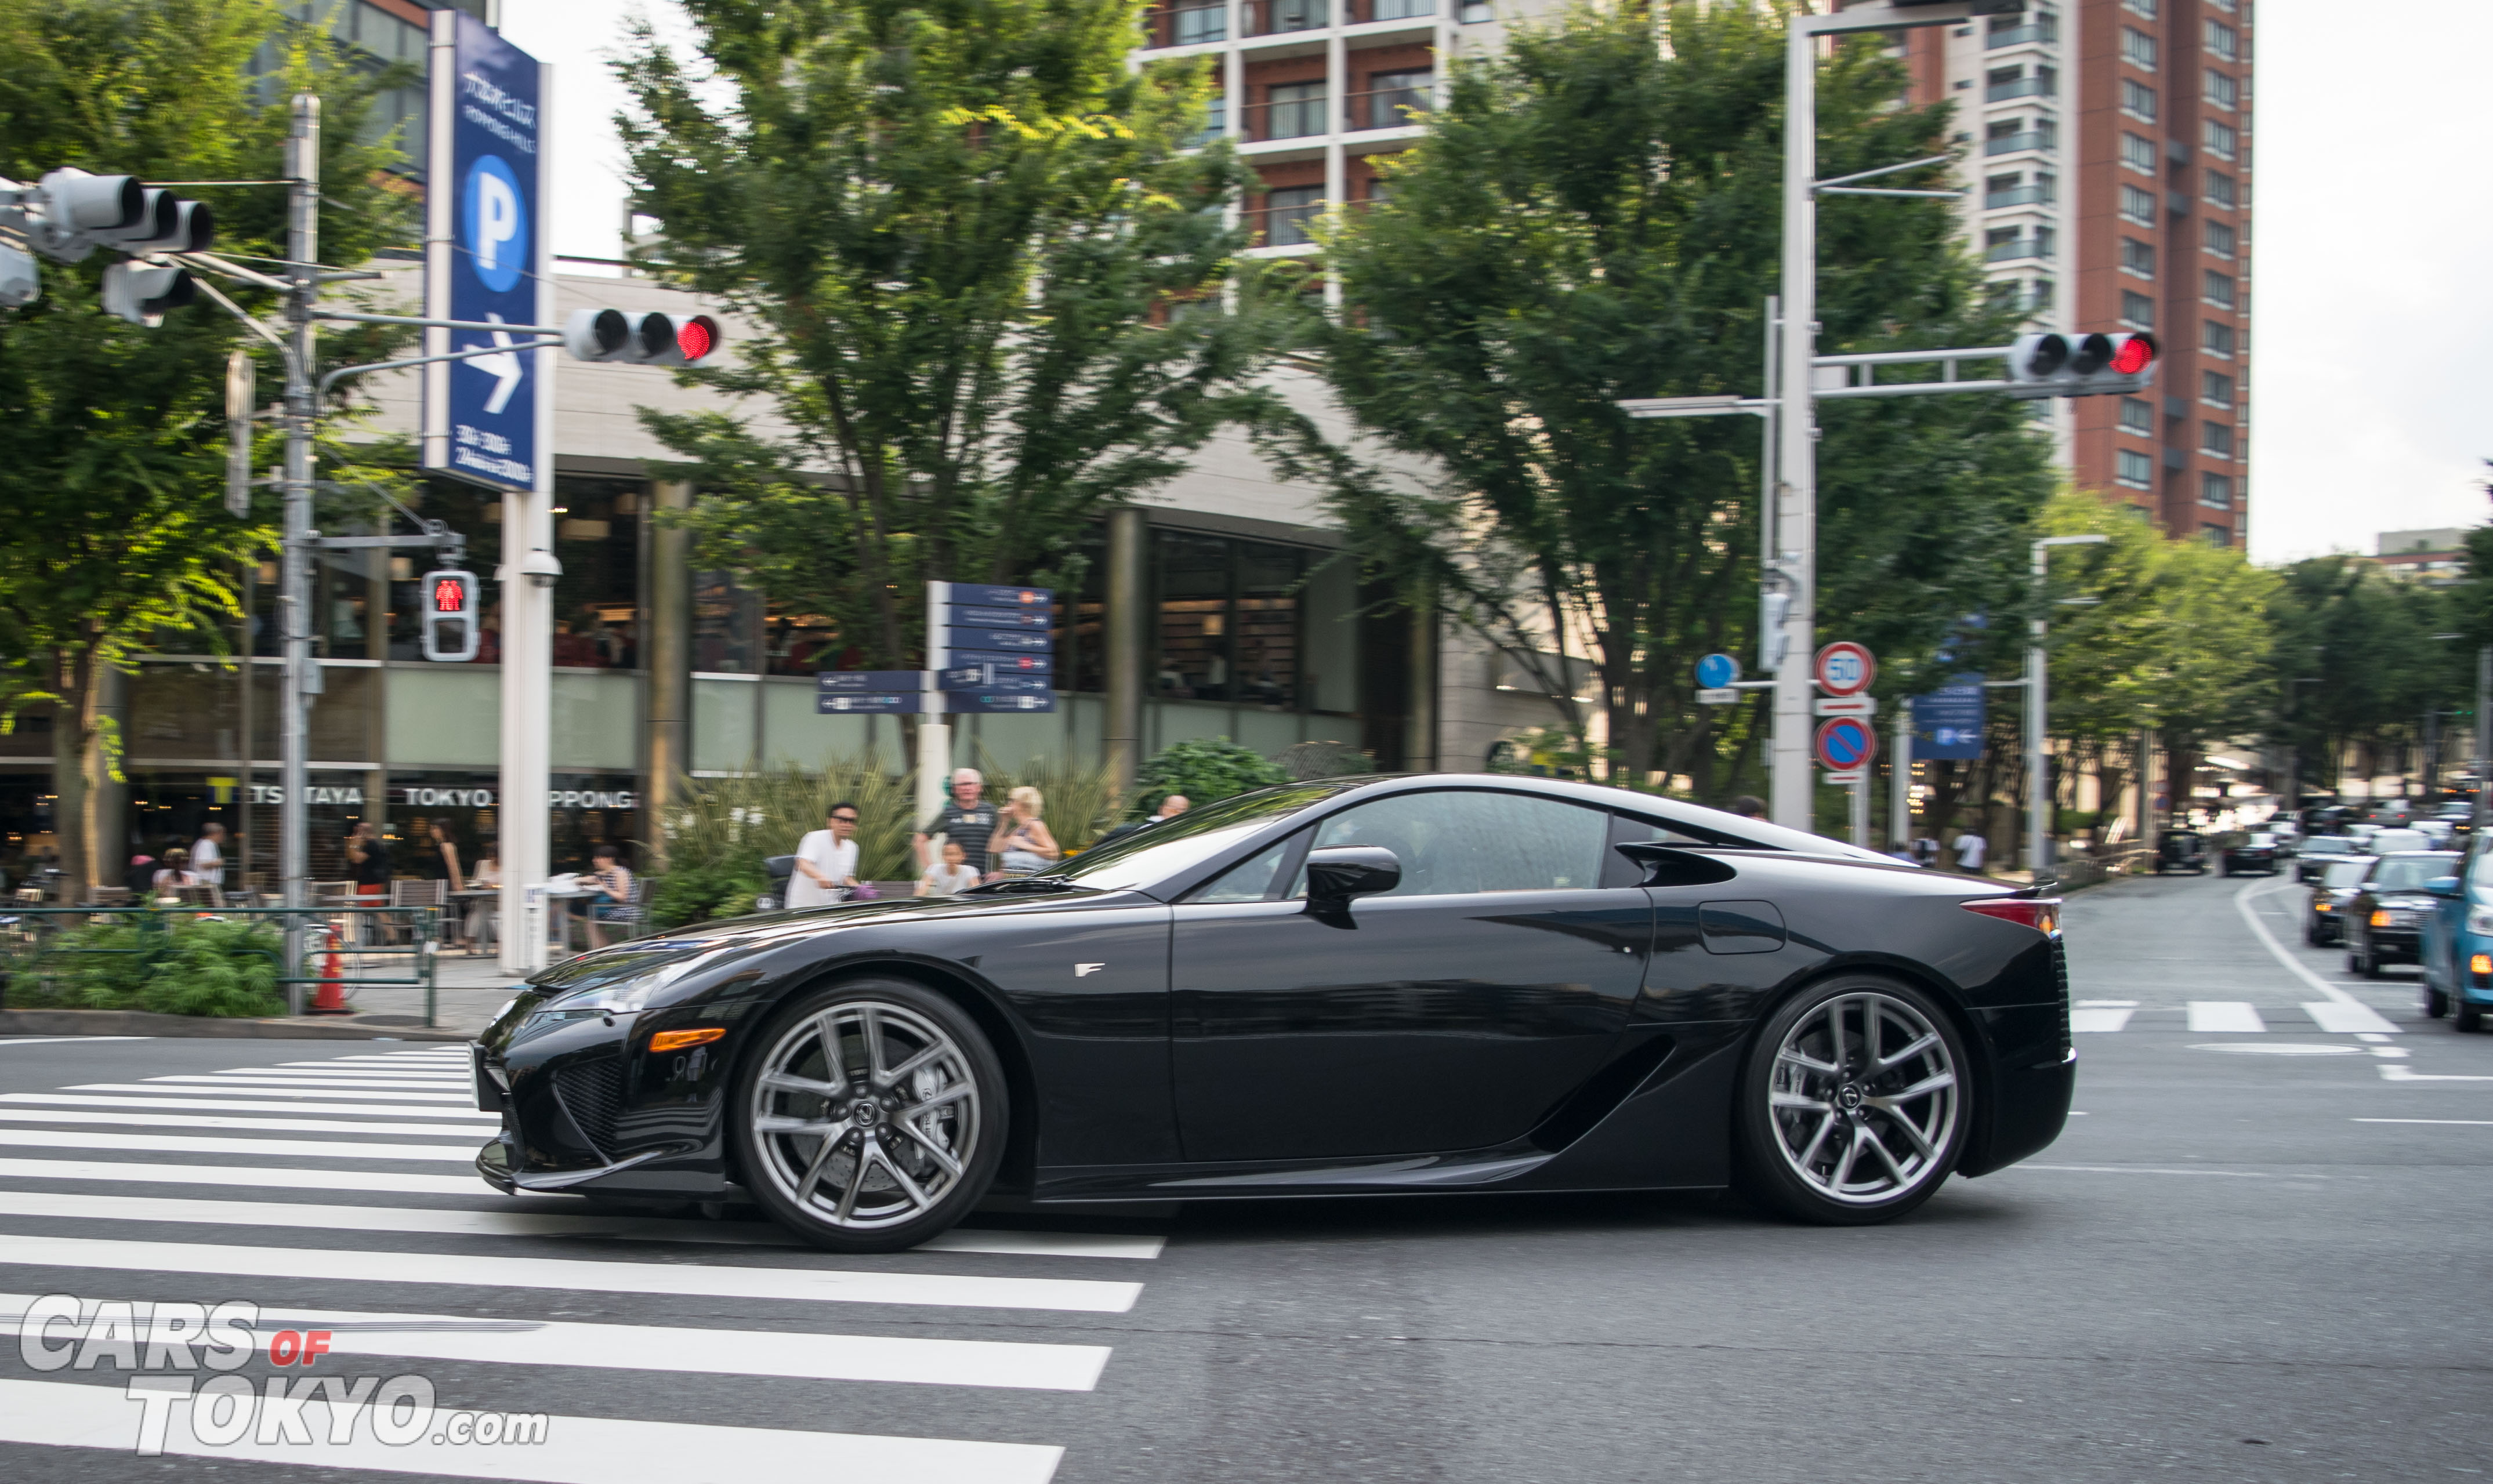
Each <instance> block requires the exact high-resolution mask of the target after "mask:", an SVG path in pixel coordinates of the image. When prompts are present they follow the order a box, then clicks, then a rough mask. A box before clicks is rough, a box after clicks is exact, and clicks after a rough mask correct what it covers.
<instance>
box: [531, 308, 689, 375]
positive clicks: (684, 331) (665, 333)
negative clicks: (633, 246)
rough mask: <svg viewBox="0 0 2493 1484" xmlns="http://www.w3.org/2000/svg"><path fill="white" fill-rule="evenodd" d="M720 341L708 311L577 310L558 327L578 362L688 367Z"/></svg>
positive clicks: (565, 347)
mask: <svg viewBox="0 0 2493 1484" xmlns="http://www.w3.org/2000/svg"><path fill="white" fill-rule="evenodd" d="M718 342H719V331H718V321H717V320H715V319H712V318H710V317H709V316H708V315H707V314H660V313H654V312H653V313H646V314H633V313H626V312H624V311H622V310H581V311H579V312H576V313H574V314H573V315H572V316H571V318H569V319H568V320H565V321H564V322H563V327H562V343H563V348H564V349H566V350H568V351H570V352H571V354H572V356H573V358H574V359H576V360H581V361H620V362H624V363H627V364H630V365H634V366H692V365H697V364H699V363H700V362H701V361H703V360H705V359H706V358H707V357H708V355H709V353H710V352H711V351H713V350H716V349H717V348H718Z"/></svg>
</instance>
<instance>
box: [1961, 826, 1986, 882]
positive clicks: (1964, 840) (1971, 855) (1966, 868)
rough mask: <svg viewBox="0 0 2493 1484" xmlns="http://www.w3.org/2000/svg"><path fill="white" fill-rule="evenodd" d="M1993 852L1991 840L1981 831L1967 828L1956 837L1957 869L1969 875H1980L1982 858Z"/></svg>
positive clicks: (1981, 872)
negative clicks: (1983, 835) (1983, 836)
mask: <svg viewBox="0 0 2493 1484" xmlns="http://www.w3.org/2000/svg"><path fill="white" fill-rule="evenodd" d="M1990 852H1991V842H1990V841H1988V840H1985V839H1983V838H1982V835H1981V834H1980V832H1978V831H1975V830H1967V831H1965V832H1964V833H1963V834H1961V835H1959V836H1957V837H1956V869H1957V870H1959V871H1962V872H1964V873H1965V874H1966V875H1967V876H1980V875H1982V874H1983V871H1982V858H1983V857H1984V856H1985V855H1987V854H1989V853H1990Z"/></svg>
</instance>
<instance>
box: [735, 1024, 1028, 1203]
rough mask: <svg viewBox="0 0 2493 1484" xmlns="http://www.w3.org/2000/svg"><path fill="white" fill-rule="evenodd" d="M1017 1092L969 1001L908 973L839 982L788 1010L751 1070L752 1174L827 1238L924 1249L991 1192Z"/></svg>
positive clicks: (747, 1103) (740, 1085) (742, 1092)
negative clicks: (1010, 1095)
mask: <svg viewBox="0 0 2493 1484" xmlns="http://www.w3.org/2000/svg"><path fill="white" fill-rule="evenodd" d="M732 1106H733V1107H734V1109H735V1120H734V1137H735V1139H736V1153H737V1157H738V1159H739V1162H740V1164H741V1167H742V1172H743V1176H744V1186H745V1189H746V1190H748V1191H750V1192H751V1193H752V1195H753V1197H754V1199H755V1200H756V1201H758V1202H761V1203H762V1206H763V1208H764V1209H765V1210H766V1211H768V1212H769V1213H770V1215H771V1217H772V1218H773V1219H775V1220H776V1221H778V1222H779V1224H780V1225H782V1226H784V1227H787V1228H788V1229H789V1230H791V1231H793V1232H796V1234H797V1235H799V1236H802V1237H803V1238H805V1240H807V1241H809V1242H812V1243H813V1244H814V1245H815V1246H817V1247H824V1248H827V1249H830V1250H832V1251H835V1252H897V1251H900V1250H901V1249H903V1248H907V1247H914V1246H916V1245H917V1244H918V1243H919V1242H922V1241H925V1240H926V1239H927V1238H928V1237H931V1236H933V1235H935V1234H936V1233H937V1232H942V1231H944V1230H946V1228H948V1227H950V1226H952V1225H953V1224H954V1223H955V1222H957V1221H959V1220H960V1219H961V1218H962V1217H963V1216H965V1215H967V1214H968V1213H969V1211H970V1209H971V1207H973V1206H974V1205H976V1203H977V1202H978V1201H979V1199H980V1198H981V1197H983V1196H984V1195H985V1194H986V1190H987V1186H988V1185H989V1184H990V1183H991V1182H993V1180H994V1179H995V1173H996V1167H997V1165H998V1164H999V1163H1000V1162H1001V1161H1002V1159H1003V1157H1004V1146H1005V1109H1006V1088H1005V1078H1004V1067H1003V1064H1002V1063H1001V1062H999V1061H998V1060H997V1059H996V1054H995V1049H994V1048H993V1047H991V1046H989V1045H988V1044H987V1039H986V1037H985V1036H984V1035H982V1034H980V1033H979V1030H978V1027H977V1025H976V1024H975V1023H974V1022H972V1021H971V1019H970V1018H969V1016H967V1015H966V1014H964V1013H963V1012H962V1011H961V1009H960V1007H959V1006H957V1005H955V1004H953V1003H952V1002H951V1001H950V1000H947V999H946V998H945V997H944V996H942V995H941V994H936V993H934V992H933V991H932V990H929V989H926V988H925V987H924V986H922V985H917V984H913V983H910V982H908V981H906V980H898V979H857V980H850V981H847V982H845V983H840V984H834V985H830V986H828V987H826V988H824V989H821V990H817V991H815V992H813V993H811V994H806V995H804V996H802V997H800V998H799V999H798V1000H796V1002H795V1003H794V1004H791V1005H790V1006H788V1007H787V1008H786V1009H785V1010H783V1011H781V1012H780V1013H779V1015H778V1016H777V1017H776V1018H775V1019H774V1020H773V1021H772V1022H771V1024H770V1025H769V1027H768V1028H767V1029H766V1030H765V1031H764V1033H763V1039H762V1044H761V1047H760V1049H759V1051H758V1052H757V1054H755V1055H754V1056H753V1057H752V1058H751V1060H750V1061H748V1062H747V1063H746V1065H745V1068H744V1070H743V1072H742V1074H741V1075H740V1076H739V1077H738V1079H737V1083H736V1100H735V1102H734V1104H733V1105H732Z"/></svg>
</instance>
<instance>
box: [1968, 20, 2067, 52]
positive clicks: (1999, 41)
mask: <svg viewBox="0 0 2493 1484" xmlns="http://www.w3.org/2000/svg"><path fill="white" fill-rule="evenodd" d="M2059 40H2060V15H2059V13H2058V12H2057V11H2042V12H2039V13H2037V14H2036V15H2033V16H2031V17H2030V18H2028V17H2026V16H2019V15H1994V16H1992V17H1991V29H1990V32H1989V34H1988V35H1986V36H1985V37H1984V38H1983V42H1982V49H1983V50H1985V51H1997V50H1998V49H1999V48H2000V47H2002V46H2015V45H2020V44H2021V43H2025V42H2037V43H2040V44H2041V45H2046V46H2052V45H2058V44H2059Z"/></svg>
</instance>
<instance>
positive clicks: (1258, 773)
mask: <svg viewBox="0 0 2493 1484" xmlns="http://www.w3.org/2000/svg"><path fill="white" fill-rule="evenodd" d="M1289 781H1290V775H1289V774H1288V773H1287V772H1285V771H1283V770H1282V768H1281V765H1280V764H1279V763H1277V762H1274V761H1272V760H1271V759H1269V758H1267V757H1264V756H1263V755H1262V754H1261V753H1258V752H1256V751H1255V750H1254V749H1252V748H1247V747H1241V746H1239V745H1238V744H1237V743H1235V742H1232V741H1230V740H1229V739H1228V738H1226V737H1201V738H1196V739H1195V740H1193V741H1189V742H1179V743H1176V744H1174V745H1172V746H1170V747H1167V748H1163V749H1162V750H1161V751H1160V753H1159V755H1158V756H1157V757H1154V758H1153V759H1152V760H1151V761H1149V762H1147V763H1145V764H1143V770H1142V772H1141V773H1140V774H1138V775H1136V777H1135V779H1134V797H1133V800H1132V802H1131V803H1129V804H1128V805H1127V806H1126V818H1128V819H1148V818H1150V817H1151V814H1152V811H1153V810H1155V809H1157V808H1158V807H1159V803H1160V800H1162V799H1164V798H1166V797H1168V796H1169V795H1170V794H1172V793H1183V794H1185V795H1186V800H1187V802H1189V803H1193V804H1209V803H1211V802H1212V801H1213V800H1215V799H1225V798H1228V797H1230V796H1231V795H1232V794H1239V793H1246V792H1247V791H1249V790H1251V789H1256V788H1269V787H1273V786H1274V785H1275V784H1286V783H1288V782H1289Z"/></svg>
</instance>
